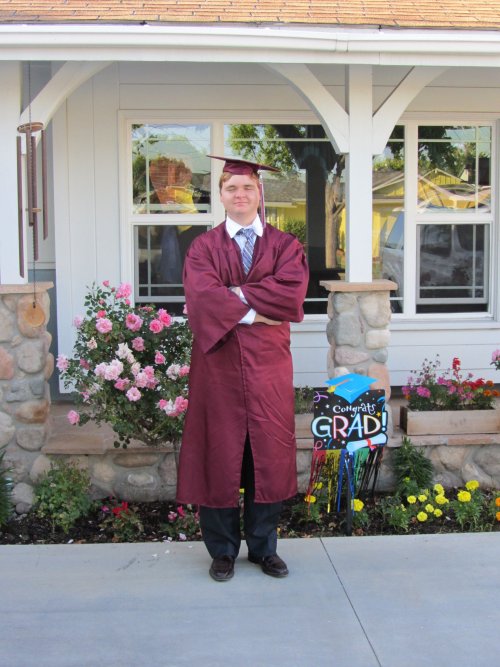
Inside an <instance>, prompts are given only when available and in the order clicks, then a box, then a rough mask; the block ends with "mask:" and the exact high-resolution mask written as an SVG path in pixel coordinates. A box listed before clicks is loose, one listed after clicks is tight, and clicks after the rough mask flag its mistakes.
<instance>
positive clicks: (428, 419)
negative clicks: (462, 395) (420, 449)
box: [400, 406, 500, 435]
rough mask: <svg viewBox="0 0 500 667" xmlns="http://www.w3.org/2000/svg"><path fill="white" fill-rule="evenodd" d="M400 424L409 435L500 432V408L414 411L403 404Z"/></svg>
mask: <svg viewBox="0 0 500 667" xmlns="http://www.w3.org/2000/svg"><path fill="white" fill-rule="evenodd" d="M400 425H401V428H402V429H403V431H406V433H407V434H408V435H462V434H464V433H499V432H500V409H494V410H436V411H422V412H414V411H413V410H408V408H406V407H403V406H402V407H401V412H400Z"/></svg>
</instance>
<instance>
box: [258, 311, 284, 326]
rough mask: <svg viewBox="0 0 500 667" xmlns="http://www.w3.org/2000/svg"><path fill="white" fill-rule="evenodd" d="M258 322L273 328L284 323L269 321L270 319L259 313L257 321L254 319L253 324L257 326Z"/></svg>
mask: <svg viewBox="0 0 500 667" xmlns="http://www.w3.org/2000/svg"><path fill="white" fill-rule="evenodd" d="M257 322H260V323H261V324H268V325H269V326H272V327H275V326H278V325H280V324H283V322H278V320H271V319H269V317H264V315H260V314H259V313H256V314H255V319H254V321H253V323H254V324H257Z"/></svg>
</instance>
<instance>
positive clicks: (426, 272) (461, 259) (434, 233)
mask: <svg viewBox="0 0 500 667" xmlns="http://www.w3.org/2000/svg"><path fill="white" fill-rule="evenodd" d="M488 232H489V226H488V225H482V224H476V225H453V224H452V225H447V224H429V225H417V248H418V256H417V276H418V283H417V312H421V313H430V312H433V313H439V312H451V311H457V310H459V311H462V312H468V311H484V310H486V308H487V296H488V294H487V292H488V283H487V279H488V256H489V243H488Z"/></svg>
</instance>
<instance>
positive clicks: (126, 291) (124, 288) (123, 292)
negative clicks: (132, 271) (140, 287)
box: [116, 283, 132, 299]
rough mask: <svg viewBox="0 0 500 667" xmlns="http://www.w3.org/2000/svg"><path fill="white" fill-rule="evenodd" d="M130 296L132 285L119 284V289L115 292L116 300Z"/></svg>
mask: <svg viewBox="0 0 500 667" xmlns="http://www.w3.org/2000/svg"><path fill="white" fill-rule="evenodd" d="M131 294H132V285H130V284H129V283H121V285H120V287H119V288H118V289H117V290H116V298H117V299H126V298H128V297H129V296H130V295H131Z"/></svg>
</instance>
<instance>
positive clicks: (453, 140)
mask: <svg viewBox="0 0 500 667" xmlns="http://www.w3.org/2000/svg"><path fill="white" fill-rule="evenodd" d="M402 130H403V128H402V127H400V128H398V127H396V128H395V130H394V132H393V135H392V136H391V139H390V140H389V143H388V145H387V148H386V151H385V152H384V155H383V156H377V157H376V158H374V180H373V183H374V185H373V212H374V235H373V236H374V254H373V257H374V258H373V262H374V277H384V278H389V279H391V280H394V281H395V282H397V283H398V290H397V291H396V292H394V293H392V295H391V302H392V308H393V311H394V312H405V313H406V314H408V315H412V314H419V313H421V314H426V313H467V312H485V311H487V310H488V297H489V270H490V229H491V223H492V220H493V218H492V212H491V211H492V209H491V147H492V128H491V127H490V126H484V125H477V126H472V125H471V126H462V125H421V126H415V127H414V128H413V132H410V136H412V137H413V139H412V140H410V141H407V142H406V143H405V144H404V146H405V152H406V154H407V155H412V156H413V159H412V160H408V164H407V166H406V167H405V166H404V164H403V161H402V159H401V158H402V155H403V144H398V141H397V139H398V135H399V136H400V137H402V136H403V134H402ZM405 169H406V171H405ZM381 172H382V175H381ZM405 174H406V178H407V179H409V180H410V182H411V181H413V186H412V193H411V194H408V193H405V192H404V187H403V186H404V182H405ZM384 178H385V179H386V180H385V181H384V180H383V179H384ZM381 183H382V185H381ZM381 195H382V196H381ZM413 197H414V199H413ZM412 199H413V201H412ZM391 209H392V210H391ZM381 211H382V214H381ZM384 218H385V219H384ZM405 235H406V237H405ZM405 238H406V241H405ZM412 255H413V256H412ZM406 262H408V264H409V267H410V268H413V267H414V272H413V279H412V283H413V281H414V284H412V289H414V297H413V296H412V299H410V300H408V299H407V300H406V301H407V303H405V302H404V299H403V296H404V293H405V290H404V288H405V285H404V266H405V263H406ZM409 287H410V286H409V285H406V293H408V289H409Z"/></svg>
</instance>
